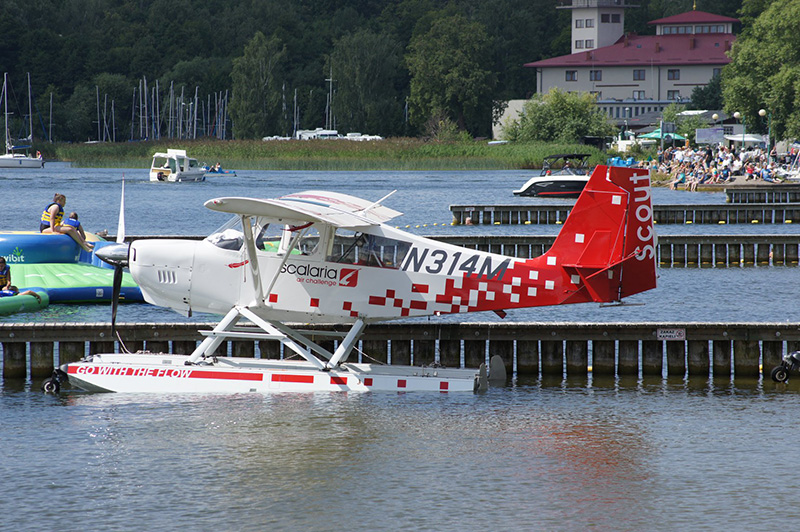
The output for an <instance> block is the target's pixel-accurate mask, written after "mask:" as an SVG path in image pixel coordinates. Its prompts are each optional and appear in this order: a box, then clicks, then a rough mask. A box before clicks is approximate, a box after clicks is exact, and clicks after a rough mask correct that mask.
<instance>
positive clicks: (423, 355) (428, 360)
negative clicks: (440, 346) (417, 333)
mask: <svg viewBox="0 0 800 532" xmlns="http://www.w3.org/2000/svg"><path fill="white" fill-rule="evenodd" d="M426 332H427V331H426ZM435 361H436V340H434V339H433V338H430V339H424V340H423V339H417V338H414V365H415V366H430V365H431V364H433V363H434V362H435Z"/></svg>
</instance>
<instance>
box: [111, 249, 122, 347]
mask: <svg viewBox="0 0 800 532" xmlns="http://www.w3.org/2000/svg"><path fill="white" fill-rule="evenodd" d="M121 289H122V265H121V264H117V265H116V266H114V284H113V286H112V289H111V338H112V339H116V338H117V330H116V325H117V307H118V306H119V292H120V290H121Z"/></svg>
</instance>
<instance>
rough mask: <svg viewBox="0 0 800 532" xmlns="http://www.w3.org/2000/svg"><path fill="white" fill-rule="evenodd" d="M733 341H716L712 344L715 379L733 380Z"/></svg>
mask: <svg viewBox="0 0 800 532" xmlns="http://www.w3.org/2000/svg"><path fill="white" fill-rule="evenodd" d="M731 345H732V344H731V341H730V340H714V341H713V342H712V343H711V356H712V364H713V366H712V369H713V371H714V378H715V379H730V378H731V370H732V367H731Z"/></svg>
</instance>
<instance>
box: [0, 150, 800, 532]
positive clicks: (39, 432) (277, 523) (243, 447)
mask: <svg viewBox="0 0 800 532" xmlns="http://www.w3.org/2000/svg"><path fill="white" fill-rule="evenodd" d="M0 172H2V173H0V191H2V192H3V197H4V198H6V199H5V201H4V203H3V209H0V226H2V227H4V228H7V229H17V230H20V229H28V228H30V229H33V228H35V227H36V224H37V223H38V217H39V214H40V213H41V210H42V209H43V208H44V206H45V205H46V204H47V203H48V200H49V199H50V198H52V195H53V193H54V192H62V193H64V194H66V195H67V198H68V201H67V211H70V210H77V211H78V212H79V213H80V215H81V220H82V221H83V223H84V224H85V225H86V227H87V229H89V230H98V229H102V228H108V229H109V230H110V231H112V232H114V230H115V227H116V220H117V212H118V211H117V210H118V202H119V185H120V182H121V178H122V174H123V173H124V174H125V178H126V204H127V209H126V211H127V226H128V233H129V234H141V235H147V234H170V235H197V234H204V233H208V232H210V231H212V230H213V229H215V228H216V227H217V226H218V225H220V224H221V223H222V222H224V221H225V220H226V217H225V216H222V215H219V214H216V213H212V212H211V211H207V210H206V209H204V208H203V207H202V202H203V201H205V200H207V199H211V198H214V197H218V196H226V195H231V196H244V195H250V196H261V197H273V196H277V195H280V194H284V193H288V192H293V191H297V190H303V189H310V188H318V189H331V190H336V191H341V192H348V193H352V194H355V195H359V196H363V197H367V198H370V199H376V200H377V199H379V198H381V197H382V196H384V195H385V194H387V193H389V192H391V191H392V190H394V189H397V190H398V192H397V193H396V194H395V195H394V196H393V197H392V198H390V200H388V201H387V202H386V204H387V205H389V206H391V207H393V208H396V209H397V210H400V211H404V212H405V213H406V214H404V216H403V217H402V218H401V219H398V220H397V224H398V225H401V226H405V225H410V226H411V227H410V228H409V229H410V230H411V231H415V232H419V233H423V234H438V233H445V232H446V233H455V234H463V232H464V231H475V230H476V229H477V230H480V231H510V233H509V234H518V233H520V232H523V231H529V232H530V233H532V234H545V233H547V232H548V231H553V230H555V228H551V227H546V226H521V227H520V226H518V227H513V228H509V227H489V228H483V227H481V228H474V227H473V228H464V227H451V226H449V225H436V226H433V225H432V224H433V223H437V224H448V223H449V221H450V215H449V210H448V205H450V204H455V203H470V202H476V201H478V202H480V203H513V202H519V201H524V202H529V201H543V200H530V199H526V200H520V199H518V198H514V197H513V196H512V195H511V192H510V191H511V190H512V189H513V188H515V187H516V186H518V185H519V183H520V182H521V181H524V172H373V173H346V172H339V173H321V172H257V171H253V172H241V173H240V175H239V177H236V178H228V177H220V178H216V179H212V180H209V181H206V182H204V183H178V184H164V183H150V182H149V181H147V173H146V171H144V170H124V171H123V170H109V169H89V170H86V169H72V168H69V167H67V166H65V165H55V164H48V165H47V166H46V167H45V169H44V170H42V171H35V173H29V172H25V173H24V174H23V173H20V172H9V171H0ZM654 195H655V200H656V202H657V203H689V202H697V203H714V202H719V203H722V202H724V196H723V195H722V194H707V193H697V194H689V193H684V192H672V191H668V190H663V189H658V190H655V191H654ZM424 224H428V227H423V225H424ZM416 225H420V227H419V228H417V227H416ZM658 229H659V231H662V232H669V233H670V234H675V233H674V232H673V230H674V231H678V230H685V229H686V228H678V227H676V226H669V227H664V228H658ZM797 230H798V229H797V228H796V227H787V226H757V227H752V226H749V225H748V226H741V227H739V226H728V227H722V228H720V227H716V226H713V227H711V226H708V227H703V226H693V227H691V228H690V231H689V232H703V231H709V232H710V231H713V232H718V231H730V232H732V233H734V234H735V233H737V232H745V231H750V232H752V231H762V232H765V233H773V232H786V231H797ZM659 273H660V279H659V287H658V288H657V289H656V290H653V291H651V292H648V293H645V294H640V295H637V296H636V297H635V298H631V300H632V301H634V302H638V303H643V304H644V305H643V306H630V307H619V308H606V309H600V308H598V306H596V305H576V306H565V307H558V308H555V309H538V310H536V311H524V312H516V311H515V312H513V313H511V314H510V316H509V317H508V318H507V320H513V321H528V320H534V321H549V320H551V321H610V322H614V321H651V320H652V321H707V322H720V321H756V322H761V321H771V322H774V321H781V322H783V321H789V322H793V323H800V308H798V307H800V305H798V304H797V301H798V288H797V287H798V281H800V270H798V269H797V268H772V267H770V268H763V267H759V268H730V269H661V270H660V272H659ZM19 316H20V315H18V316H14V317H9V318H2V319H3V320H4V321H8V320H18V321H32V320H37V321H79V322H80V321H108V307H107V306H100V305H97V306H66V305H54V306H52V307H50V308H48V309H46V310H45V311H43V312H41V313H36V314H30V315H25V316H24V318H23V319H20V318H19ZM119 319H120V321H143V320H146V321H164V320H172V321H185V319H184V318H182V317H180V316H178V315H177V314H174V313H171V312H169V311H166V310H162V309H156V308H154V307H151V306H149V305H124V306H122V307H121V309H120V318H119ZM195 319H198V320H210V319H212V318H210V317H207V316H201V317H197V318H195ZM447 319H463V320H466V319H479V320H482V321H487V320H497V319H499V318H496V317H494V315H493V314H491V315H483V314H480V315H460V316H456V317H448V318H447ZM798 408H800V378H793V379H792V380H791V381H790V382H789V384H788V385H776V384H774V383H772V382H770V381H748V380H747V379H741V378H740V379H737V380H736V381H735V383H734V382H731V381H730V380H711V381H709V380H707V379H701V380H689V379H677V380H675V379H660V378H652V379H648V378H645V379H625V378H620V379H610V380H606V379H599V378H592V377H587V378H582V379H574V378H573V379H569V380H561V379H552V380H550V379H545V380H530V381H524V380H521V381H515V382H513V383H511V384H509V386H507V387H504V388H494V389H491V390H490V391H489V392H488V393H487V394H485V395H471V394H424V393H422V394H396V395H394V394H287V395H283V394H278V395H270V396H261V395H233V396H192V395H176V396H148V395H136V394H92V393H85V392H81V391H76V390H65V391H62V393H61V394H60V395H59V396H47V395H44V394H42V393H41V392H40V391H39V390H38V383H29V382H27V383H26V382H16V381H6V382H2V381H0V413H2V423H0V445H1V446H2V451H3V452H2V454H0V471H1V472H2V482H0V515H2V516H3V519H2V525H0V528H2V529H4V530H32V529H39V528H47V529H51V528H54V529H58V530H67V531H71V530H132V529H136V530H175V529H185V530H200V531H205V530H208V531H218V530H237V531H238V530H253V531H256V530H258V531H261V530H272V529H275V530H304V531H305V530H307V531H317V530H319V531H327V530H369V531H372V530H398V529H409V530H431V531H451V530H452V531H465V530H470V531H471V530H475V531H484V530H566V531H571V530H586V529H593V530H635V531H638V530H665V531H671V530H714V531H716V530H723V529H724V530H754V529H765V530H768V529H781V530H791V529H793V528H794V527H795V526H797V525H799V524H800V510H798V509H797V505H796V501H797V493H798V480H797V479H796V478H795V477H796V475H795V474H794V473H793V471H792V468H791V467H789V466H790V465H791V464H792V463H793V458H794V456H793V454H791V453H789V452H788V451H790V450H792V449H794V448H795V447H796V444H797V440H798V434H797V433H796V432H795V430H796V429H794V428H792V427H793V425H792V422H791V419H793V416H794V415H795V413H796V412H797V411H798Z"/></svg>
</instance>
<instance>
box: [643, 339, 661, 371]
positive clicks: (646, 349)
mask: <svg viewBox="0 0 800 532" xmlns="http://www.w3.org/2000/svg"><path fill="white" fill-rule="evenodd" d="M663 374H664V343H663V342H661V341H659V340H642V375H663Z"/></svg>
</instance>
